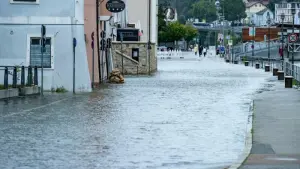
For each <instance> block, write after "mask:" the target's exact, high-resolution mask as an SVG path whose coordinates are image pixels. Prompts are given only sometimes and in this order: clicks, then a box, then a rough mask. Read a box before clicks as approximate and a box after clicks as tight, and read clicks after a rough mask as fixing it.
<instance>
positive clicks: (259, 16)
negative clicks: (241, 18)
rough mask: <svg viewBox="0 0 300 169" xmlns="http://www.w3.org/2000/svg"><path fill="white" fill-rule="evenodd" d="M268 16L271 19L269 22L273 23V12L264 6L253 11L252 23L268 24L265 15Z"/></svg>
mask: <svg viewBox="0 0 300 169" xmlns="http://www.w3.org/2000/svg"><path fill="white" fill-rule="evenodd" d="M268 15H269V16H270V19H271V24H273V23H274V14H273V12H272V11H271V10H270V9H268V8H265V9H263V10H261V11H259V12H257V13H255V14H254V15H253V18H254V24H255V26H268V23H267V20H268V19H267V16H268Z"/></svg>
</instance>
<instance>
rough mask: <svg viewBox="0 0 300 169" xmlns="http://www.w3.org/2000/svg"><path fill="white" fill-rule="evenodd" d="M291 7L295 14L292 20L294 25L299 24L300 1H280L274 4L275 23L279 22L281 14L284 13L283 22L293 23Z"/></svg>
mask: <svg viewBox="0 0 300 169" xmlns="http://www.w3.org/2000/svg"><path fill="white" fill-rule="evenodd" d="M292 9H295V16H294V22H295V25H300V3H299V2H296V3H287V2H285V3H280V4H275V23H277V24H281V23H282V20H281V14H284V16H285V17H284V21H283V23H284V24H290V25H291V24H292V23H293V16H292Z"/></svg>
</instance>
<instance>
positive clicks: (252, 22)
mask: <svg viewBox="0 0 300 169" xmlns="http://www.w3.org/2000/svg"><path fill="white" fill-rule="evenodd" d="M251 24H252V38H253V39H252V46H251V47H252V59H253V57H254V41H255V36H254V33H255V32H254V26H255V25H254V20H252V21H251Z"/></svg>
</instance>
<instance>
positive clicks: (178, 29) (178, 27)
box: [165, 22, 186, 41]
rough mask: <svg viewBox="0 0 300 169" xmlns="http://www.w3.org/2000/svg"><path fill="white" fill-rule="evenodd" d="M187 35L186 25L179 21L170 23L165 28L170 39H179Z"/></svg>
mask: <svg viewBox="0 0 300 169" xmlns="http://www.w3.org/2000/svg"><path fill="white" fill-rule="evenodd" d="M185 35H186V29H185V26H184V25H182V24H180V23H179V22H172V23H169V24H168V25H167V27H166V30H165V36H168V37H169V40H170V41H178V40H181V39H182V38H184V36H185Z"/></svg>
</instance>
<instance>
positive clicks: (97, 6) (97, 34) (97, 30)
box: [96, 0, 102, 83]
mask: <svg viewBox="0 0 300 169" xmlns="http://www.w3.org/2000/svg"><path fill="white" fill-rule="evenodd" d="M99 5H100V1H99V0H96V24H97V25H96V39H97V55H98V73H99V83H100V82H101V79H102V78H101V68H100V52H99V49H100V44H99Z"/></svg>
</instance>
